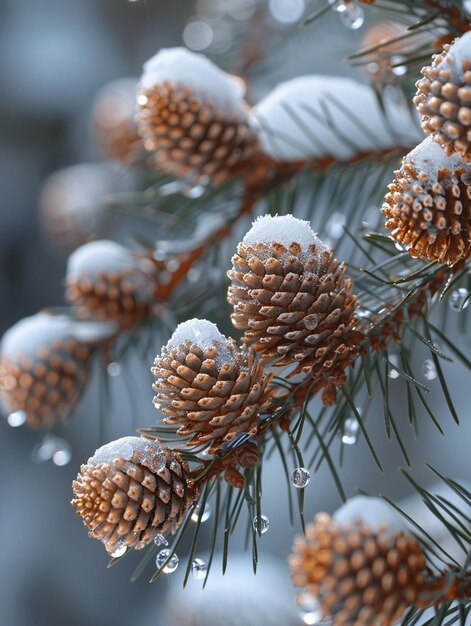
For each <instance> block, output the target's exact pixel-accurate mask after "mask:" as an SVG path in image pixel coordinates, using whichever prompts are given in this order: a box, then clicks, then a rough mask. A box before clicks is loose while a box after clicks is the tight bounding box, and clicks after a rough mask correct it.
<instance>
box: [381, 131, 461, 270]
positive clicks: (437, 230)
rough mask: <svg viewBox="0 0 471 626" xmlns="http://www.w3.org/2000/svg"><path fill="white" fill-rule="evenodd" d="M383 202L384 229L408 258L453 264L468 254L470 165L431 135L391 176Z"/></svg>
mask: <svg viewBox="0 0 471 626" xmlns="http://www.w3.org/2000/svg"><path fill="white" fill-rule="evenodd" d="M395 176H396V180H395V181H393V182H392V183H391V184H390V185H389V187H388V188H389V193H388V194H387V195H386V198H385V199H386V202H385V203H384V204H383V208H382V212H383V214H384V215H385V216H386V218H387V221H386V228H389V229H391V230H392V233H391V235H392V237H393V238H394V239H395V240H396V241H397V242H399V243H401V244H403V245H404V246H405V247H406V248H407V249H408V251H409V254H410V255H411V256H413V257H417V258H419V259H429V260H430V261H438V262H439V263H446V264H448V265H453V264H454V263H456V262H457V261H460V260H462V259H466V258H467V257H468V256H469V254H470V252H471V165H469V164H467V163H465V162H463V161H462V160H461V158H460V157H459V155H457V154H455V155H453V156H451V157H448V156H446V154H444V153H443V151H442V150H441V148H440V147H439V146H438V145H437V144H436V143H434V142H433V140H432V138H431V137H428V138H427V139H425V140H424V141H423V142H422V143H420V144H419V145H418V146H417V148H415V149H414V150H412V152H410V153H409V154H408V155H407V156H406V157H404V159H403V162H402V167H401V169H400V170H397V171H396V172H395Z"/></svg>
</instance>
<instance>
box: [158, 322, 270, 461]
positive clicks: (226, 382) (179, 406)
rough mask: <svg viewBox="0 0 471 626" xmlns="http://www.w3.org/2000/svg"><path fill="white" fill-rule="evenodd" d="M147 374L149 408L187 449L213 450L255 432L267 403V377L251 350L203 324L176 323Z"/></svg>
mask: <svg viewBox="0 0 471 626" xmlns="http://www.w3.org/2000/svg"><path fill="white" fill-rule="evenodd" d="M152 373H153V374H154V376H156V378H157V380H156V381H155V383H154V384H153V389H154V391H155V394H156V395H155V397H154V404H155V406H156V407H157V408H161V409H162V412H163V413H164V415H165V416H166V417H165V419H164V422H165V423H166V424H177V425H178V426H179V429H178V434H180V435H183V436H190V437H191V438H190V440H189V442H188V445H202V444H207V443H209V444H210V448H209V451H210V452H211V453H212V452H215V451H217V450H218V449H219V448H220V447H221V446H222V445H223V444H224V442H227V441H230V440H232V439H233V438H234V437H235V436H236V435H238V434H239V433H249V434H250V435H256V434H257V423H258V416H259V413H260V412H261V411H263V410H264V408H265V407H266V405H267V404H268V402H269V399H270V396H271V391H270V390H269V389H268V383H269V381H270V376H266V375H264V373H263V369H262V367H261V366H260V365H259V364H258V363H256V361H255V354H254V352H253V351H252V350H250V351H248V352H239V351H238V350H237V349H236V346H235V343H234V341H233V340H230V339H227V338H226V337H224V335H221V333H220V332H219V331H218V329H217V327H216V326H215V325H214V324H211V322H207V321H206V320H189V321H188V322H185V323H184V324H180V326H179V327H178V328H177V330H176V331H175V333H174V334H173V336H172V338H171V339H170V341H169V342H168V343H167V345H166V346H165V347H164V348H163V349H162V354H161V356H160V357H157V358H156V359H155V361H154V367H153V368H152Z"/></svg>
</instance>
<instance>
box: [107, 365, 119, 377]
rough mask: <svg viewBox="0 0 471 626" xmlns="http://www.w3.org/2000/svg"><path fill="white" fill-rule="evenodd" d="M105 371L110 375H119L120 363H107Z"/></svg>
mask: <svg viewBox="0 0 471 626" xmlns="http://www.w3.org/2000/svg"><path fill="white" fill-rule="evenodd" d="M106 371H107V372H108V374H109V375H110V376H119V374H120V372H121V365H120V364H119V363H109V364H108V366H107V368H106Z"/></svg>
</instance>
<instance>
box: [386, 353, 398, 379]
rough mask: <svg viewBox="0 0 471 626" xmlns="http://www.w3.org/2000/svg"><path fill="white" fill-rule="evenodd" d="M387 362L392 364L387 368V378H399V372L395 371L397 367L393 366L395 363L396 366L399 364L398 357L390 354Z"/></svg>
mask: <svg viewBox="0 0 471 626" xmlns="http://www.w3.org/2000/svg"><path fill="white" fill-rule="evenodd" d="M389 362H390V364H391V365H392V367H391V366H390V368H389V373H388V376H389V378H392V379H393V380H395V379H396V378H399V376H400V374H399V372H398V371H397V369H395V368H394V365H396V366H398V365H399V357H398V356H397V354H390V355H389Z"/></svg>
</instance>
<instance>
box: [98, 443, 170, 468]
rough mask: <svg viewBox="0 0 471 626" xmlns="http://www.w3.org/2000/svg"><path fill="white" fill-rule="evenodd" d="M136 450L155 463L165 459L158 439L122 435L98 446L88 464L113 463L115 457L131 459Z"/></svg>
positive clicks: (141, 455)
mask: <svg viewBox="0 0 471 626" xmlns="http://www.w3.org/2000/svg"><path fill="white" fill-rule="evenodd" d="M136 450H137V451H139V452H140V457H141V458H142V459H144V458H145V459H146V460H148V459H149V460H150V462H151V464H152V463H153V464H154V465H155V463H156V461H157V463H161V462H162V460H165V455H164V454H163V449H162V446H161V444H160V443H159V442H158V441H155V440H153V439H147V438H146V437H121V439H116V440H115V441H111V442H110V443H107V444H106V445H104V446H101V448H98V450H96V451H95V454H94V455H93V456H91V457H90V458H89V459H88V461H87V464H88V465H100V464H101V463H110V464H112V463H113V461H114V459H125V460H126V461H130V460H131V457H132V455H133V454H134V452H135V451H136ZM156 471H157V470H156Z"/></svg>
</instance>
